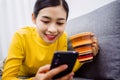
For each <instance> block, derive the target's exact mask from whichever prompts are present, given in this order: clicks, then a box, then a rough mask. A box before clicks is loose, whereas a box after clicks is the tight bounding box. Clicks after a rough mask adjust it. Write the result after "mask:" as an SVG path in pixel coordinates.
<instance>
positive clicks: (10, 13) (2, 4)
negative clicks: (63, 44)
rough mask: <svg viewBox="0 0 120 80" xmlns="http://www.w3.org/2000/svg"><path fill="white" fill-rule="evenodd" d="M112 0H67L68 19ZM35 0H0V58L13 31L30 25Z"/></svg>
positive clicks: (3, 54)
mask: <svg viewBox="0 0 120 80" xmlns="http://www.w3.org/2000/svg"><path fill="white" fill-rule="evenodd" d="M111 1H114V0H67V2H68V4H69V7H70V14H69V20H70V19H73V18H75V17H78V16H81V15H84V14H86V13H88V12H91V11H93V10H95V9H97V8H99V7H101V6H103V5H105V4H108V3H110V2H111ZM34 2H35V0H0V60H1V59H3V58H5V57H6V55H7V50H8V46H9V43H10V40H11V37H12V35H13V33H14V32H15V31H16V29H18V28H20V27H23V25H32V21H31V13H32V10H33V5H34Z"/></svg>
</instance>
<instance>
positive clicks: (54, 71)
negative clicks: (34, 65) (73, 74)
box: [45, 65, 68, 80]
mask: <svg viewBox="0 0 120 80" xmlns="http://www.w3.org/2000/svg"><path fill="white" fill-rule="evenodd" d="M67 67H68V66H67V65H61V66H59V67H57V68H54V69H52V70H50V71H49V72H47V73H46V75H45V77H46V80H47V79H48V80H49V79H51V78H52V77H53V76H55V75H56V74H59V73H60V72H62V71H64V70H65V69H67Z"/></svg>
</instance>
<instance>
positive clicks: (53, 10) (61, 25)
mask: <svg viewBox="0 0 120 80" xmlns="http://www.w3.org/2000/svg"><path fill="white" fill-rule="evenodd" d="M66 16H67V14H66V11H65V10H64V8H63V7H62V6H56V7H47V8H44V9H42V10H40V11H39V14H38V16H37V18H35V19H34V23H35V24H36V26H37V31H38V33H39V36H40V37H41V38H42V39H43V40H44V41H45V42H47V43H53V42H55V41H56V40H57V39H58V38H59V37H60V36H61V35H62V33H63V32H64V29H65V24H66Z"/></svg>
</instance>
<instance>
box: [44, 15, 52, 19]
mask: <svg viewBox="0 0 120 80" xmlns="http://www.w3.org/2000/svg"><path fill="white" fill-rule="evenodd" d="M42 17H43V18H46V19H51V18H50V17H48V16H42Z"/></svg>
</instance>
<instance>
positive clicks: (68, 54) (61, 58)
mask: <svg viewBox="0 0 120 80" xmlns="http://www.w3.org/2000/svg"><path fill="white" fill-rule="evenodd" d="M77 57H78V52H75V51H59V52H55V54H54V56H53V60H52V63H51V67H50V69H53V68H55V67H58V66H60V65H62V64H67V65H68V68H67V69H66V70H65V71H63V72H61V73H59V74H57V75H55V76H54V77H53V79H57V78H60V77H62V76H65V75H67V74H69V73H70V72H71V71H72V69H73V67H74V64H75V62H76V59H77Z"/></svg>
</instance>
